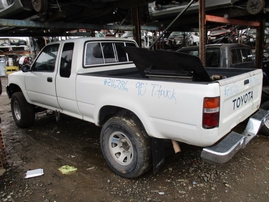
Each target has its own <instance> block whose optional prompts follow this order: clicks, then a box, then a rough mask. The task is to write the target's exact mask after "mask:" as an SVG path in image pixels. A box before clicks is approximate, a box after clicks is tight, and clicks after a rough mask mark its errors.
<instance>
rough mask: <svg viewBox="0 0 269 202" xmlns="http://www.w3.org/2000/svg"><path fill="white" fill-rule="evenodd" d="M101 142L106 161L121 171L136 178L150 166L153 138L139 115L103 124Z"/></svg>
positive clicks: (117, 170)
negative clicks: (138, 117)
mask: <svg viewBox="0 0 269 202" xmlns="http://www.w3.org/2000/svg"><path fill="white" fill-rule="evenodd" d="M100 142H101V149H102V152H103V155H104V158H105V160H106V162H107V163H108V165H109V167H110V168H111V169H112V170H113V171H114V172H115V173H117V174H118V175H120V176H122V177H126V178H135V177H138V176H140V175H142V174H143V173H144V172H146V171H147V170H148V169H149V167H150V165H151V150H150V138H149V137H148V135H147V134H146V132H145V130H144V127H143V126H142V124H141V123H140V121H139V120H138V119H137V118H136V117H133V116H116V117H112V118H111V119H109V120H108V121H107V122H106V123H105V125H104V126H103V128H102V131H101V137H100Z"/></svg>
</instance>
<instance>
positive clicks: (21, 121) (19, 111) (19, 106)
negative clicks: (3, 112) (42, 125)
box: [11, 92, 35, 128]
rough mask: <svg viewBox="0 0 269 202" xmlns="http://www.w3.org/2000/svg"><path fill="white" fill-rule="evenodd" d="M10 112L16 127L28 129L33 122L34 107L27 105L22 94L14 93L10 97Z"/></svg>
mask: <svg viewBox="0 0 269 202" xmlns="http://www.w3.org/2000/svg"><path fill="white" fill-rule="evenodd" d="M11 112H12V116H13V119H14V121H15V123H16V125H17V126H19V127H21V128H26V127H30V126H32V125H33V124H34V122H35V110H34V106H33V105H31V104H29V103H28V102H27V101H26V99H25V98H24V96H23V94H22V92H16V93H14V94H13V95H12V97H11Z"/></svg>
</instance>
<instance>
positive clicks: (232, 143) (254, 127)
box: [201, 109, 269, 164]
mask: <svg viewBox="0 0 269 202" xmlns="http://www.w3.org/2000/svg"><path fill="white" fill-rule="evenodd" d="M268 119H269V113H268V111H267V110H264V109H259V110H258V111H257V112H256V113H255V114H254V115H252V116H251V117H250V118H249V120H248V123H247V126H246V128H245V130H244V132H243V133H242V134H239V133H237V132H234V131H232V132H231V133H229V134H228V135H227V136H226V137H225V138H223V139H222V140H221V141H220V142H218V143H217V144H216V145H213V146H210V147H206V148H204V149H203V151H202V153H201V158H202V159H203V160H204V161H206V162H209V163H214V164H222V163H226V162H227V161H229V160H230V159H231V158H232V157H233V156H234V155H235V154H236V153H237V152H238V151H239V150H240V149H242V148H244V147H245V146H246V145H247V144H248V143H249V141H250V140H252V139H253V138H254V137H255V136H256V135H257V134H258V132H259V130H260V128H261V127H262V126H263V125H264V123H265V122H266V121H267V120H268Z"/></svg>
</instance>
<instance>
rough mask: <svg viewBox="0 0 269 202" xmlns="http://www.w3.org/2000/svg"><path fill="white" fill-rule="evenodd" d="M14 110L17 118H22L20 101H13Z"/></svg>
mask: <svg viewBox="0 0 269 202" xmlns="http://www.w3.org/2000/svg"><path fill="white" fill-rule="evenodd" d="M13 111H14V115H15V117H16V119H17V120H21V109H20V106H19V103H18V102H14V103H13Z"/></svg>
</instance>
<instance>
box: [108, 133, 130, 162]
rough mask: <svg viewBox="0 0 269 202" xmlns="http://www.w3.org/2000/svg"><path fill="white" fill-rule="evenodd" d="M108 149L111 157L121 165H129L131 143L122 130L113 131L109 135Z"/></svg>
mask: <svg viewBox="0 0 269 202" xmlns="http://www.w3.org/2000/svg"><path fill="white" fill-rule="evenodd" d="M109 151H110V153H111V155H112V157H113V159H114V160H115V161H116V162H117V163H119V164H121V165H125V166H126V165H129V164H130V163H131V162H132V160H133V145H132V143H131V141H130V139H129V138H128V137H127V136H126V135H125V134H123V133H122V132H114V133H112V134H111V135H110V138H109Z"/></svg>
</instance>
